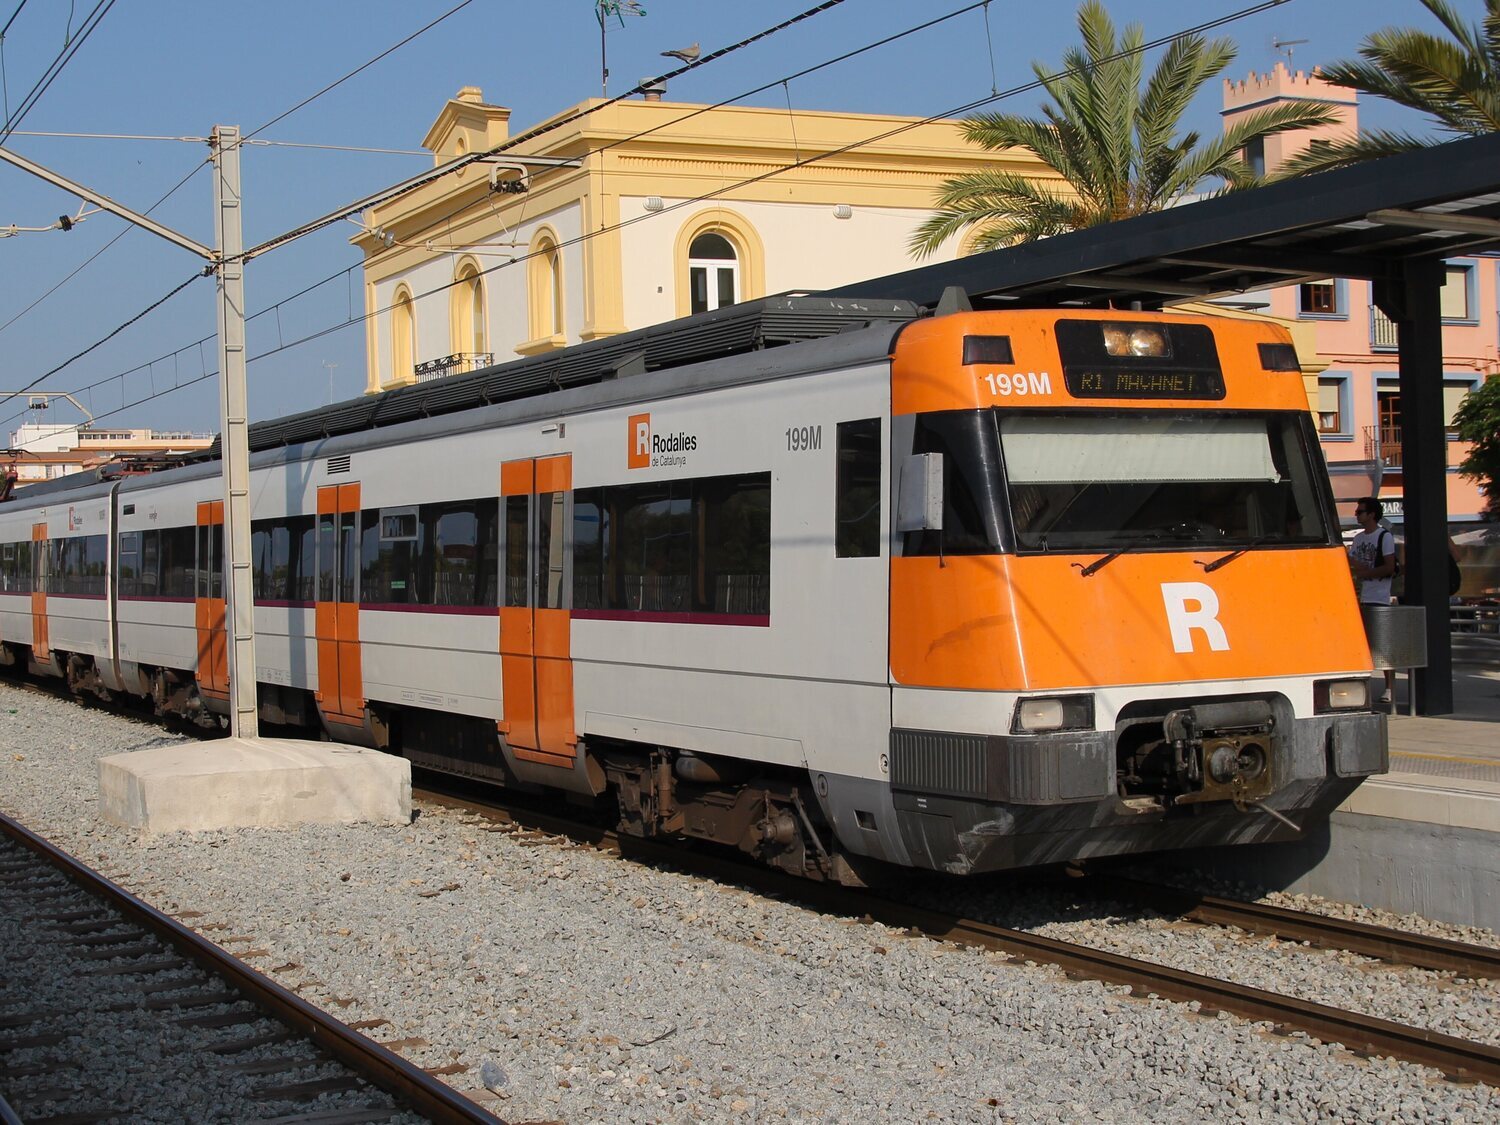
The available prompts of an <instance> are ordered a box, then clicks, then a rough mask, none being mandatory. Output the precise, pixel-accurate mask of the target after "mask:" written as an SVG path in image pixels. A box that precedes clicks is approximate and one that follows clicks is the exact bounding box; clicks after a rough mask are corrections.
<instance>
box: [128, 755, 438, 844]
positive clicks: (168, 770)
mask: <svg viewBox="0 0 1500 1125" xmlns="http://www.w3.org/2000/svg"><path fill="white" fill-rule="evenodd" d="M99 810H100V813H101V815H102V816H103V817H104V819H105V820H108V821H110V822H112V823H114V824H121V825H125V826H126V827H129V828H138V829H140V830H141V831H143V832H145V833H147V834H153V833H159V832H203V831H211V830H214V829H221V828H251V827H264V828H273V827H274V828H282V827H290V826H293V825H298V824H353V823H372V824H408V823H410V822H411V763H409V762H408V761H406V759H404V758H398V757H396V756H395V755H392V754H382V753H380V752H379V751H377V750H365V749H361V748H360V747H358V746H345V745H342V744H340V743H336V742H304V741H300V740H295V739H285V738H264V739H255V740H250V739H243V738H224V739H218V740H215V741H213V742H188V743H179V744H174V745H171V746H158V747H154V748H152V749H149V750H136V751H132V752H130V753H126V754H112V755H110V756H109V757H106V758H100V759H99Z"/></svg>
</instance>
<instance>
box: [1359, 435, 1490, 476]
mask: <svg viewBox="0 0 1500 1125" xmlns="http://www.w3.org/2000/svg"><path fill="white" fill-rule="evenodd" d="M1364 434H1365V458H1366V459H1367V460H1370V461H1376V462H1379V464H1380V466H1381V467H1382V468H1384V469H1387V470H1390V469H1395V470H1400V468H1401V427H1400V426H1366V427H1365V428H1364ZM1446 437H1447V440H1446V441H1445V442H1444V443H1443V444H1444V446H1445V448H1444V453H1443V464H1444V467H1445V468H1449V469H1452V468H1456V467H1457V466H1458V465H1460V464H1462V462H1463V459H1464V457H1465V456H1466V455H1467V454H1468V451H1469V449H1470V446H1469V445H1468V443H1466V442H1462V441H1459V440H1457V438H1458V435H1457V433H1456V432H1455V431H1454V430H1453V429H1452V428H1451V427H1450V428H1449V429H1448V430H1447V431H1446Z"/></svg>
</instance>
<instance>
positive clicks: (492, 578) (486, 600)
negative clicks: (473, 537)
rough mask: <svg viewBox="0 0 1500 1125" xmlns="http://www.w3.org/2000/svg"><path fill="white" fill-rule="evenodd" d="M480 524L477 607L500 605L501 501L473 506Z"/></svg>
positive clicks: (478, 534) (487, 500)
mask: <svg viewBox="0 0 1500 1125" xmlns="http://www.w3.org/2000/svg"><path fill="white" fill-rule="evenodd" d="M474 515H475V517H476V518H477V519H478V520H479V530H478V533H477V540H478V549H479V573H478V574H477V575H476V576H475V580H474V591H475V602H474V604H475V605H482V606H495V605H499V604H500V603H499V598H500V501H499V500H498V499H496V498H495V497H492V496H487V497H485V498H484V499H482V500H476V501H475V502H474Z"/></svg>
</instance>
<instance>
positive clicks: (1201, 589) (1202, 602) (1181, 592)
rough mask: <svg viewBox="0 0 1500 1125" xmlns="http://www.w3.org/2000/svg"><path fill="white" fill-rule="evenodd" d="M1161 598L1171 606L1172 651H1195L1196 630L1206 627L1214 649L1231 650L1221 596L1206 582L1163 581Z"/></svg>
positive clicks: (1169, 607) (1168, 618) (1169, 609)
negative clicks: (1221, 618) (1221, 614)
mask: <svg viewBox="0 0 1500 1125" xmlns="http://www.w3.org/2000/svg"><path fill="white" fill-rule="evenodd" d="M1161 600H1162V603H1163V604H1164V605H1165V606H1166V607H1167V624H1168V625H1169V626H1170V627H1171V629H1172V651H1174V652H1192V651H1193V630H1194V629H1202V630H1203V635H1204V636H1205V637H1207V638H1208V647H1209V648H1211V649H1212V650H1213V651H1214V652H1228V651H1229V638H1228V637H1227V636H1226V635H1225V633H1224V626H1222V625H1220V624H1219V595H1218V594H1216V593H1214V590H1213V587H1212V586H1209V585H1207V584H1205V583H1203V582H1163V583H1162V584H1161Z"/></svg>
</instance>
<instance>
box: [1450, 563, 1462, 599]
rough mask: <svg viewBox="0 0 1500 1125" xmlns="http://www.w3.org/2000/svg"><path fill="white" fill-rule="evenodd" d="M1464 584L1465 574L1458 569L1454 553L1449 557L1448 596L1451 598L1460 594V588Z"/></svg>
mask: <svg viewBox="0 0 1500 1125" xmlns="http://www.w3.org/2000/svg"><path fill="white" fill-rule="evenodd" d="M1463 584H1464V572H1463V571H1461V570H1459V569H1458V560H1457V559H1455V558H1454V557H1453V554H1452V552H1449V555H1448V596H1449V597H1450V598H1451V597H1452V596H1453V595H1454V594H1456V593H1458V588H1459V587H1460V586H1462V585H1463Z"/></svg>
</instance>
